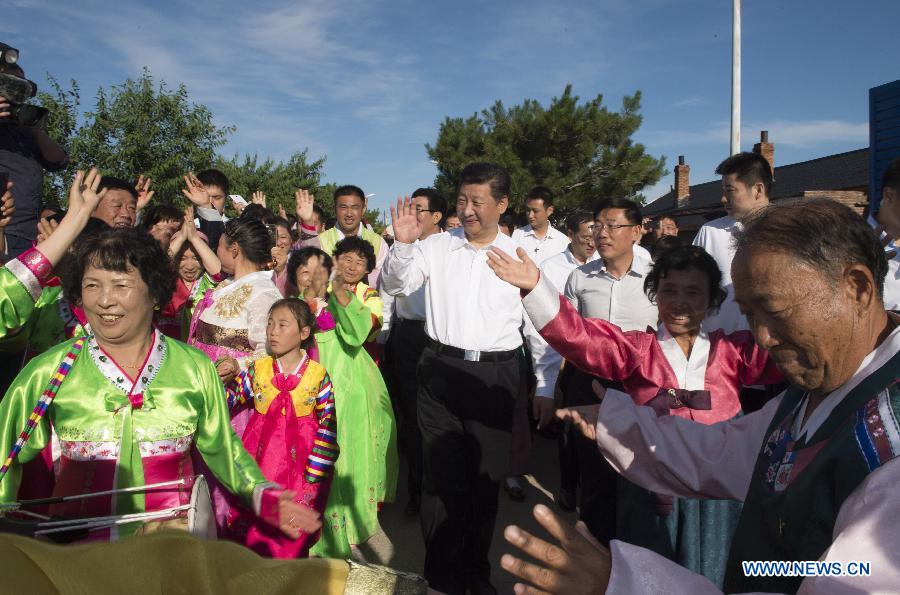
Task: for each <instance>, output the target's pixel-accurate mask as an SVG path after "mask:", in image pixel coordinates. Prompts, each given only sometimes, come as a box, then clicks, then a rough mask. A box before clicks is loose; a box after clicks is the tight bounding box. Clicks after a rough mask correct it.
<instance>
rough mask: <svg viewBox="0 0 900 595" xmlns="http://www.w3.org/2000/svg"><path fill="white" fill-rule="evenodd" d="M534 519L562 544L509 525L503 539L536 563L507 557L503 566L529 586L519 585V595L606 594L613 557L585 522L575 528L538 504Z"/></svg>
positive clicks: (579, 523)
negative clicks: (551, 594) (527, 594)
mask: <svg viewBox="0 0 900 595" xmlns="http://www.w3.org/2000/svg"><path fill="white" fill-rule="evenodd" d="M533 514H534V518H535V519H536V520H537V522H538V523H540V524H541V526H542V527H544V529H546V530H547V531H548V532H549V533H550V535H552V536H553V538H554V539H555V540H556V541H557V542H559V545H556V544H555V543H551V542H547V541H544V540H543V539H539V538H537V537H535V536H534V535H531V534H530V533H528V532H527V531H524V530H522V529H520V528H519V527H516V526H515V525H509V526H508V527H506V529H505V530H504V531H503V537H505V538H506V541H508V542H509V543H511V544H512V545H513V546H515V547H517V548H519V549H520V550H522V551H523V552H525V553H526V554H528V555H529V556H531V557H532V558H534V559H535V560H537V564H533V563H531V562H526V561H525V560H521V559H519V558H516V557H515V556H512V555H511V554H504V555H503V557H502V558H500V565H501V566H503V569H504V570H506V571H507V572H509V573H511V574H514V575H515V576H517V577H519V578H520V579H524V580H525V581H527V582H528V583H529V584H524V583H517V584H516V585H515V587H514V588H515V592H516V593H517V594H520V595H521V594H522V593H565V594H566V595H568V594H570V593H571V594H573V595H578V594H581V593H584V594H588V593H592V594H593V593H605V592H606V589H607V587H608V586H609V575H610V572H611V570H612V557H611V556H610V553H609V550H608V549H606V548H605V547H603V546H602V545H601V544H600V542H598V541H597V540H596V539H595V538H594V537H593V536H592V535H591V534H590V532H589V531H588V529H587V526H586V525H585V524H584V523H582V522H581V521H579V522H578V524H576V525H575V527H572V526H571V525H569V524H568V523H566V522H565V521H563V520H562V519H561V518H560V517H559V516H557V515H556V514H555V513H554V512H553V511H552V510H550V509H549V508H547V507H546V506H544V505H543V504H538V505H537V506H535V507H534V511H533Z"/></svg>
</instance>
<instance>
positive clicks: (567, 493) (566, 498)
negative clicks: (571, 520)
mask: <svg viewBox="0 0 900 595" xmlns="http://www.w3.org/2000/svg"><path fill="white" fill-rule="evenodd" d="M556 505H557V506H559V507H560V508H562V509H563V510H565V511H566V512H572V511H573V510H575V492H574V491H572V490H567V489H561V490H559V494H557V495H556Z"/></svg>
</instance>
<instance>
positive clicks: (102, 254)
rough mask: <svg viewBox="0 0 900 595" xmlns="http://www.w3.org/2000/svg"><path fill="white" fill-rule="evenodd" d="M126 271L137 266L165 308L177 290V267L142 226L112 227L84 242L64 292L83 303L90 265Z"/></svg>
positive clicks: (108, 269) (142, 277) (67, 276)
mask: <svg viewBox="0 0 900 595" xmlns="http://www.w3.org/2000/svg"><path fill="white" fill-rule="evenodd" d="M89 266H93V267H95V268H99V269H104V270H107V271H118V272H123V273H124V272H127V271H128V267H129V266H131V267H134V268H135V269H137V271H138V273H139V274H140V276H141V279H143V281H144V283H146V284H147V287H148V288H149V291H150V297H151V298H152V299H153V302H154V303H155V304H157V305H158V306H160V307H162V306H165V305H166V304H168V303H169V301H171V299H172V294H173V293H174V292H175V279H176V275H175V268H174V266H173V264H172V261H171V260H170V259H169V257H168V255H167V254H166V251H165V250H163V249H162V246H160V245H159V242H157V241H156V240H154V239H153V237H152V236H151V235H150V234H149V233H147V230H146V229H142V228H140V227H123V228H120V229H110V230H107V231H104V232H102V233H100V234H95V235H93V236H91V237H89V238H87V239H86V240H85V241H84V242H81V243H80V244H79V246H78V250H77V252H76V253H75V258H74V259H73V263H72V266H71V267H70V268H69V269H68V270H67V272H66V274H65V275H64V276H63V277H62V287H63V294H64V295H65V297H66V299H67V300H69V302H70V303H72V304H76V305H80V304H81V280H82V278H83V277H84V271H85V270H86V269H87V268H88V267H89Z"/></svg>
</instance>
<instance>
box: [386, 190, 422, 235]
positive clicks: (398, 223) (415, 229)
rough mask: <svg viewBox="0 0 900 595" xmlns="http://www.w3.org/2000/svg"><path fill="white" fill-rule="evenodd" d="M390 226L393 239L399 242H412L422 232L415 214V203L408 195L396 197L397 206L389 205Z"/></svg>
mask: <svg viewBox="0 0 900 595" xmlns="http://www.w3.org/2000/svg"><path fill="white" fill-rule="evenodd" d="M391 226H392V227H393V228H394V240H395V241H397V242H400V243H401V244H412V243H414V242H415V241H416V240H417V239H419V235H420V234H421V233H422V224H421V223H419V217H418V216H417V214H416V204H415V202H413V201H412V199H410V198H409V197H408V196H404V197H403V198H398V199H397V206H396V208H395V207H393V206H392V207H391Z"/></svg>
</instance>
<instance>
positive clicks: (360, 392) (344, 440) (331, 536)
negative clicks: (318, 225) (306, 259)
mask: <svg viewBox="0 0 900 595" xmlns="http://www.w3.org/2000/svg"><path fill="white" fill-rule="evenodd" d="M360 285H364V284H362V283H361V284H360ZM363 291H364V290H363ZM358 292H360V288H359V287H357V295H358ZM312 305H313V306H317V307H316V308H314V311H316V312H317V318H316V324H317V326H318V329H319V330H318V332H317V333H316V346H317V349H316V352H315V354H314V355H315V357H318V361H319V362H320V363H321V364H322V365H324V366H325V369H326V370H328V374H329V376H330V377H331V382H332V383H333V385H334V401H335V410H336V412H337V425H338V438H337V441H338V444H339V445H340V448H341V456H340V457H339V458H338V460H337V463H336V464H335V467H334V478H333V479H332V482H331V493H330V495H329V497H328V505H327V506H326V507H325V514H324V515H323V518H322V522H323V526H322V537H321V539H320V540H319V541H318V543H316V544H315V545H314V546H313V547H312V549H311V553H312V554H313V555H316V556H321V557H327V558H346V557H348V556H349V555H350V544H359V543H363V542H365V541H366V540H367V539H369V538H370V537H371V536H372V535H374V534H375V533H376V531H377V530H378V509H379V506H380V504H381V503H382V502H389V501H392V500H393V499H394V493H395V492H396V490H397V465H398V463H397V444H396V443H397V432H396V425H395V422H394V412H393V409H392V407H391V400H390V396H389V395H388V392H387V388H386V387H385V385H384V380H383V379H382V377H381V372H380V371H379V370H378V367H377V366H376V365H375V362H374V361H372V358H371V357H370V356H369V354H368V353H366V350H365V348H364V347H363V345H364V343H365V342H366V339H367V338H368V337H369V336H370V335H371V333H372V329H373V320H372V315H373V312H372V310H370V309H369V308H367V307H366V306H365V305H364V304H363V302H362V301H360V299H359V298H358V297H356V296H354V297H353V298H351V300H350V303H349V304H347V306H346V307H343V306H341V305H340V304H339V303H338V301H337V299H336V298H335V297H334V296H333V295H329V298H328V302H327V306H324V304H323V303H322V302H315V303H313V304H312ZM323 306H324V307H323Z"/></svg>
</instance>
